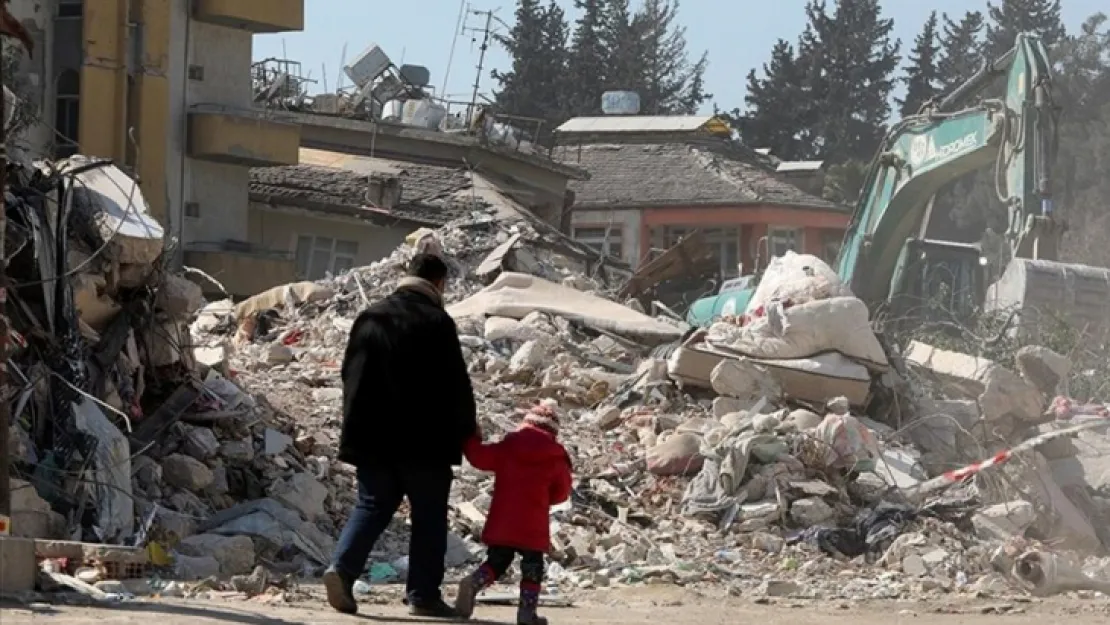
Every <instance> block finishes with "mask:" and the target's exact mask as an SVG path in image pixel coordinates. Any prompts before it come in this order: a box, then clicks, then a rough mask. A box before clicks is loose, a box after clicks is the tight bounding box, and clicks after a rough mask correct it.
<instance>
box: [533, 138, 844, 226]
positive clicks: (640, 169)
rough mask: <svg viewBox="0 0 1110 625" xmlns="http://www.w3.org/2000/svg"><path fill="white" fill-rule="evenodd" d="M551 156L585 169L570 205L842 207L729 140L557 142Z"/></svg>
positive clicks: (574, 187) (573, 182)
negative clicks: (794, 182) (585, 177)
mask: <svg viewBox="0 0 1110 625" xmlns="http://www.w3.org/2000/svg"><path fill="white" fill-rule="evenodd" d="M555 157H556V158H558V159H561V160H562V161H564V162H566V163H570V164H572V165H580V166H582V167H584V168H585V169H586V170H587V171H589V172H590V179H589V180H584V181H571V188H572V189H573V190H574V191H575V194H576V197H575V206H577V207H583V208H584V207H589V206H598V207H601V206H610V207H618V206H626V207H632V206H668V205H672V206H673V205H681V206H692V205H727V204H735V205H743V204H771V205H779V206H791V207H799V208H817V209H824V210H839V211H846V210H848V209H847V207H844V206H840V205H837V204H834V203H832V202H829V201H826V200H824V199H821V198H819V197H817V196H814V195H811V194H809V193H806V192H805V191H802V190H801V189H799V188H798V187H796V186H794V185H792V184H790V183H788V182H784V181H782V180H779V179H778V178H776V177H775V174H774V171H773V170H772V169H770V168H769V167H768V166H767V165H766V164H765V163H766V159H765V158H764V157H761V156H760V155H759V154H757V153H755V152H754V151H752V150H749V149H747V148H745V147H743V146H739V145H737V144H736V143H734V142H732V141H730V140H712V139H708V140H701V141H691V142H673V143H664V142H657V143H640V142H628V143H595V144H587V145H573V144H568V145H563V146H560V147H558V148H556V151H555Z"/></svg>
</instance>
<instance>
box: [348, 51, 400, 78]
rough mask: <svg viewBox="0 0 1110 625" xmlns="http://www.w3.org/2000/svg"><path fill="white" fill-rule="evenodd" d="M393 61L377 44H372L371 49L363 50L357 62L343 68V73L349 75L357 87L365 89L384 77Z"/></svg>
mask: <svg viewBox="0 0 1110 625" xmlns="http://www.w3.org/2000/svg"><path fill="white" fill-rule="evenodd" d="M391 64H392V61H390V60H389V56H388V55H386V53H385V51H384V50H382V49H381V48H380V47H379V46H377V45H376V44H371V46H370V47H369V48H366V49H365V50H363V51H362V52H361V53H360V54H359V55H358V56H356V57H355V60H353V61H351V62H350V63H349V64H347V65H345V66H344V67H343V72H344V73H345V74H347V77H348V78H350V79H351V80H352V81H353V82H354V83H355V84H356V85H358V86H359V87H364V86H366V85H367V84H369V83H370V82H371V81H373V80H374V79H375V78H377V77H378V76H381V75H382V72H384V71H385V70H386V69H387V68H388V67H389V66H390V65H391Z"/></svg>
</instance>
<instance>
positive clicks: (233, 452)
mask: <svg viewBox="0 0 1110 625" xmlns="http://www.w3.org/2000/svg"><path fill="white" fill-rule="evenodd" d="M220 455H221V456H223V457H224V458H226V459H228V460H230V461H232V462H250V461H251V460H254V442H253V441H251V439H250V437H249V436H248V437H247V438H244V439H243V440H238V441H226V442H224V444H223V445H221V446H220Z"/></svg>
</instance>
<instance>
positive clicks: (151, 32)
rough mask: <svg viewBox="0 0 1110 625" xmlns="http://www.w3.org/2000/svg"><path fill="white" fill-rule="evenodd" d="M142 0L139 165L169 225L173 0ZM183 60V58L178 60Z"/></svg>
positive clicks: (153, 203)
mask: <svg viewBox="0 0 1110 625" xmlns="http://www.w3.org/2000/svg"><path fill="white" fill-rule="evenodd" d="M132 2H140V3H141V6H140V15H141V20H142V24H143V28H142V38H143V39H142V52H143V53H142V57H141V58H140V66H139V68H138V69H137V72H136V74H137V76H136V85H135V86H136V89H137V90H138V96H139V97H138V103H139V111H138V115H137V119H138V123H137V128H136V129H135V130H136V134H137V138H138V142H139V157H138V159H137V168H138V170H139V177H140V181H141V189H142V191H143V196H144V197H146V200H147V202H149V203H150V210H151V212H152V214H153V216H154V218H155V219H157V220H158V221H159V222H161V223H162V225H163V226H169V225H170V224H169V216H170V215H169V189H168V188H167V186H166V181H167V175H166V152H167V150H168V147H169V138H170V134H171V133H172V132H173V131H174V129H173V127H172V125H173V124H174V118H173V117H172V116H171V115H170V82H169V75H170V63H171V55H170V47H169V46H170V29H171V27H172V25H173V14H172V11H171V9H172V5H173V2H172V0H132ZM178 62H184V59H180V60H178Z"/></svg>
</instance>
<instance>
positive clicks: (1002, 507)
mask: <svg viewBox="0 0 1110 625" xmlns="http://www.w3.org/2000/svg"><path fill="white" fill-rule="evenodd" d="M1036 518H1037V513H1036V510H1035V509H1034V508H1033V504H1031V503H1029V502H1028V501H1021V500H1018V501H1011V502H1007V503H1000V504H995V505H993V506H987V507H985V508H982V509H980V510H979V511H978V512H976V513H975V514H974V515H972V517H971V524H972V525H973V526H974V527H975V531H976V533H978V534H979V536H980V537H981V538H983V539H987V540H1009V539H1010V538H1013V537H1014V536H1021V535H1022V534H1024V533H1025V530H1026V528H1028V527H1029V526H1030V525H1032V524H1033V522H1034V521H1035V520H1036Z"/></svg>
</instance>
